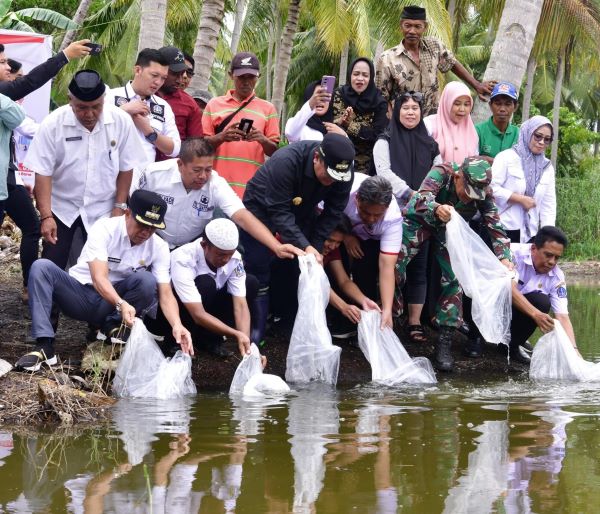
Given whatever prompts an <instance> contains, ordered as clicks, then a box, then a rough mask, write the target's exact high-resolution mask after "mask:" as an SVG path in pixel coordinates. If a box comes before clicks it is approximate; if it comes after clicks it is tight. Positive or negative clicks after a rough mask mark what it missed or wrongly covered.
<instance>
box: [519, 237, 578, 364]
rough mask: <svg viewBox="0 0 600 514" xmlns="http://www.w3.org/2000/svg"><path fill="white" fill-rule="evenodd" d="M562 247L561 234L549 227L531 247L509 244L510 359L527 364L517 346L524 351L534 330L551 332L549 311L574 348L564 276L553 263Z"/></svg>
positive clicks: (564, 241) (573, 334)
mask: <svg viewBox="0 0 600 514" xmlns="http://www.w3.org/2000/svg"><path fill="white" fill-rule="evenodd" d="M566 246H567V237H566V236H565V234H564V233H563V232H562V231H561V230H560V229H558V228H556V227H552V226H545V227H542V228H541V229H540V230H539V231H538V233H537V234H536V236H535V238H534V240H533V243H531V244H518V243H512V244H511V245H510V249H511V252H512V254H513V263H514V266H515V270H516V272H517V276H516V277H515V281H514V282H513V288H512V298H513V309H512V322H511V325H510V358H511V360H516V361H518V362H521V363H523V364H528V363H529V361H530V359H529V357H528V356H526V355H524V354H523V353H522V352H520V351H519V346H524V347H525V348H527V346H528V343H527V342H526V341H527V339H528V338H529V337H530V336H531V334H533V332H534V331H535V329H536V327H539V328H540V330H541V331H542V332H544V333H546V332H550V331H552V330H553V329H554V320H553V319H552V317H551V316H550V315H549V314H548V312H550V309H552V312H553V313H554V316H555V317H556V319H557V320H558V321H560V324H561V325H562V326H563V328H564V329H565V332H566V333H567V335H568V336H569V339H570V340H571V343H573V346H574V347H575V348H577V345H576V343H575V333H574V331H573V325H572V324H571V319H570V318H569V311H568V309H567V285H566V283H565V275H564V273H563V272H562V270H561V269H560V268H559V267H558V264H557V263H558V260H559V259H560V257H561V256H562V254H563V252H564V249H565V248H566Z"/></svg>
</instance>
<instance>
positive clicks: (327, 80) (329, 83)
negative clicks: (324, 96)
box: [321, 75, 335, 95]
mask: <svg viewBox="0 0 600 514" xmlns="http://www.w3.org/2000/svg"><path fill="white" fill-rule="evenodd" d="M321 87H322V88H325V90H326V91H327V92H328V93H329V94H330V95H332V94H333V89H334V88H335V77H332V76H331V75H323V78H322V79H321Z"/></svg>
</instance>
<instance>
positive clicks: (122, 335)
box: [16, 191, 193, 371]
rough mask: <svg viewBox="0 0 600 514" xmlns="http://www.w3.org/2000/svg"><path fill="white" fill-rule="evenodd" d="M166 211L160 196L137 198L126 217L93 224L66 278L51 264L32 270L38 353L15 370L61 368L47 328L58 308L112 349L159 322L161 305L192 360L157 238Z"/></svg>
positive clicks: (50, 329) (51, 330)
mask: <svg viewBox="0 0 600 514" xmlns="http://www.w3.org/2000/svg"><path fill="white" fill-rule="evenodd" d="M166 211H167V204H166V203H165V201H164V200H163V199H162V198H161V197H160V196H158V195H157V194H156V193H152V192H150V191H135V192H134V193H133V195H132V196H131V199H130V200H129V208H128V209H126V211H125V216H118V217H115V218H103V219H100V220H98V222H97V223H95V224H94V226H93V227H92V229H91V230H90V234H89V238H88V241H87V242H86V244H85V246H84V247H83V250H82V252H81V256H80V257H79V260H78V261H77V264H76V265H75V266H73V267H72V268H71V269H70V270H69V272H68V273H67V272H65V271H63V270H62V269H60V268H59V267H58V266H56V264H54V263H53V262H51V261H49V260H46V259H40V260H38V261H36V262H35V263H34V265H33V267H32V268H31V274H30V277H29V291H30V300H29V303H30V309H31V321H32V323H31V332H32V336H33V337H34V338H35V340H36V343H37V346H36V349H35V350H34V351H33V352H30V353H28V354H26V355H24V356H23V357H21V358H20V359H19V361H18V362H17V364H16V366H17V367H18V368H21V369H25V370H27V371H37V370H38V369H39V368H40V367H41V366H42V364H47V365H50V366H52V365H54V364H56V363H57V357H56V355H55V353H54V337H55V331H54V328H53V327H52V323H51V321H50V318H51V315H50V312H51V308H52V302H53V301H54V302H56V303H57V304H58V305H59V306H60V308H61V310H62V311H63V312H64V313H65V314H66V315H67V316H69V317H71V318H74V319H78V320H81V321H87V322H88V323H92V324H94V325H98V326H100V327H102V332H103V333H104V334H105V335H106V337H107V338H108V341H109V342H111V343H116V344H123V343H124V342H126V340H127V338H128V328H127V327H130V326H131V325H132V324H133V322H134V318H135V317H136V316H137V317H139V318H143V317H144V316H145V315H148V316H150V317H154V316H155V315H156V308H157V300H158V303H160V307H161V310H162V312H163V314H164V315H165V317H166V319H167V320H168V321H169V323H170V325H171V327H172V331H173V338H174V339H175V341H177V343H179V344H180V345H181V347H182V350H183V351H184V352H187V353H193V349H192V341H191V337H190V333H189V332H188V331H187V330H186V329H185V328H184V327H183V325H182V324H181V320H180V318H179V308H178V306H177V301H176V299H175V296H174V295H173V291H172V289H171V275H170V271H169V267H170V255H169V248H168V246H167V244H166V243H165V242H164V241H163V240H162V239H161V238H160V237H158V236H156V235H155V234H154V232H155V231H156V229H158V228H164V227H165V223H164V217H165V213H166ZM123 325H124V326H123Z"/></svg>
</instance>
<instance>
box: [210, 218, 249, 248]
mask: <svg viewBox="0 0 600 514" xmlns="http://www.w3.org/2000/svg"><path fill="white" fill-rule="evenodd" d="M204 233H205V234H206V239H208V240H209V241H210V242H211V243H212V244H213V245H215V246H216V247H217V248H218V249H219V250H235V249H236V248H237V246H238V242H239V240H240V236H239V233H238V229H237V227H236V226H235V223H234V222H233V221H231V220H228V219H227V218H217V219H215V220H212V221H211V222H210V223H209V224H208V225H206V227H205V229H204Z"/></svg>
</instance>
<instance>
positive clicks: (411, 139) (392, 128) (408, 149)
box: [380, 97, 440, 191]
mask: <svg viewBox="0 0 600 514" xmlns="http://www.w3.org/2000/svg"><path fill="white" fill-rule="evenodd" d="M402 100H404V101H402ZM406 101H407V99H403V98H402V97H400V98H397V99H396V101H395V102H394V113H393V115H392V119H391V120H390V122H389V125H388V128H387V129H386V131H385V132H384V133H383V135H382V136H381V138H380V139H386V140H387V141H388V143H389V145H390V162H391V165H392V171H393V172H394V173H395V174H396V175H398V176H399V177H400V178H401V179H402V180H404V181H405V182H406V183H407V184H408V185H409V187H410V188H411V189H412V190H414V191H416V190H417V189H419V187H420V186H421V182H423V179H424V178H425V176H426V175H427V173H429V170H430V169H431V168H432V166H433V160H434V159H435V157H436V156H437V155H438V154H439V153H440V152H439V148H438V144H437V143H436V142H435V140H434V139H433V138H432V137H431V136H430V135H429V134H428V133H427V128H426V127H425V124H424V123H423V118H422V117H421V120H420V121H419V124H418V125H417V126H416V127H415V128H413V129H407V128H406V127H405V126H404V125H402V123H400V108H401V107H402V104H403V103H404V102H406ZM419 106H421V104H420V103H419ZM421 107H422V106H421Z"/></svg>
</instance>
